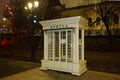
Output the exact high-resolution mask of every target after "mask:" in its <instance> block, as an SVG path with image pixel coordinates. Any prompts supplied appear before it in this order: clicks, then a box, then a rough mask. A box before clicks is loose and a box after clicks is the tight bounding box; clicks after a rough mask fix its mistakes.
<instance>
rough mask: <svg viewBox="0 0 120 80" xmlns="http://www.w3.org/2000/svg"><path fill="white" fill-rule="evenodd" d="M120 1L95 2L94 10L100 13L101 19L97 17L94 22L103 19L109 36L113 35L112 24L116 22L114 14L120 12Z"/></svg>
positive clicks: (105, 0)
mask: <svg viewBox="0 0 120 80" xmlns="http://www.w3.org/2000/svg"><path fill="white" fill-rule="evenodd" d="M119 5H120V2H119V1H109V0H101V2H100V3H97V4H94V5H93V6H92V10H93V11H94V12H95V13H97V14H98V15H99V17H100V18H99V19H96V21H95V22H93V24H94V23H97V22H99V21H100V20H102V22H103V23H104V25H105V27H106V30H107V33H108V36H111V31H110V26H111V24H112V23H114V19H113V18H114V16H115V15H116V14H119V13H120V6H119Z"/></svg>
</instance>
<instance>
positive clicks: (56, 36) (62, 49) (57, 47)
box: [47, 29, 73, 70]
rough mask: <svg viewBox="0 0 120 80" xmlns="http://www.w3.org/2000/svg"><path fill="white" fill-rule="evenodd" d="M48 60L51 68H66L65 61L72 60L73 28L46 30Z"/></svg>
mask: <svg viewBox="0 0 120 80" xmlns="http://www.w3.org/2000/svg"><path fill="white" fill-rule="evenodd" d="M47 35H48V60H50V61H52V63H54V65H51V67H53V68H55V69H56V68H59V69H60V68H61V69H63V68H64V69H65V70H67V66H68V65H67V63H68V62H72V60H73V30H72V29H64V30H48V31H47Z"/></svg>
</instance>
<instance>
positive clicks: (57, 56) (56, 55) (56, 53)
mask: <svg viewBox="0 0 120 80" xmlns="http://www.w3.org/2000/svg"><path fill="white" fill-rule="evenodd" d="M54 35H55V61H58V60H59V32H58V31H56V32H55V33H54Z"/></svg>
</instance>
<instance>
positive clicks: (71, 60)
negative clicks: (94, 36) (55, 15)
mask: <svg viewBox="0 0 120 80" xmlns="http://www.w3.org/2000/svg"><path fill="white" fill-rule="evenodd" d="M40 24H41V25H42V26H43V30H44V59H43V60H41V63H42V64H41V69H42V70H48V69H50V70H57V71H63V72H70V73H72V74H73V75H81V74H82V73H84V72H85V71H86V70H87V68H86V60H84V27H85V26H86V24H87V23H86V20H84V19H83V18H82V17H80V16H77V17H69V18H61V19H54V20H46V21H40Z"/></svg>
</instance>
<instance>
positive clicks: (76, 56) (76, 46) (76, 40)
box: [73, 25, 79, 63]
mask: <svg viewBox="0 0 120 80" xmlns="http://www.w3.org/2000/svg"><path fill="white" fill-rule="evenodd" d="M76 26H77V27H76V28H75V31H74V35H73V39H74V41H73V42H74V46H73V48H74V53H73V62H75V63H79V25H76Z"/></svg>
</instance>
